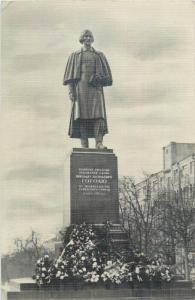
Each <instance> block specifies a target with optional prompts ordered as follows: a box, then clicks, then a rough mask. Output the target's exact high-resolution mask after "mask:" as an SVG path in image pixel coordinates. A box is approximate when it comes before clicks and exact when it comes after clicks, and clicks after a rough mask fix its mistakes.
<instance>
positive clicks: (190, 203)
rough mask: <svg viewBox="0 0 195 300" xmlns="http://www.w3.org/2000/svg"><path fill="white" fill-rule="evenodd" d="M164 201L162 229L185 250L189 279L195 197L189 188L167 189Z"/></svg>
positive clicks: (194, 228) (194, 236)
mask: <svg viewBox="0 0 195 300" xmlns="http://www.w3.org/2000/svg"><path fill="white" fill-rule="evenodd" d="M164 195H165V197H164V201H163V202H162V211H163V218H162V221H163V222H162V225H161V230H162V232H164V233H165V234H166V236H167V237H170V238H171V239H172V240H174V242H175V246H176V247H178V248H182V249H183V252H184V272H185V279H186V280H189V274H190V270H189V253H190V250H191V247H192V243H193V241H194V238H195V198H194V196H193V193H189V188H188V187H185V188H181V184H179V188H178V190H177V191H175V190H174V189H173V188H172V189H170V190H166V192H165V194H164Z"/></svg>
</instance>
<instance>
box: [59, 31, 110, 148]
mask: <svg viewBox="0 0 195 300" xmlns="http://www.w3.org/2000/svg"><path fill="white" fill-rule="evenodd" d="M79 41H80V43H81V44H83V46H82V48H81V50H79V51H76V52H74V53H72V54H71V55H70V57H69V59H68V62H67V65H66V69H65V74H64V81H63V84H64V85H68V86H69V96H70V99H71V101H72V111H71V119H70V126H69V136H70V137H71V138H80V139H81V145H82V147H83V148H88V147H89V143H88V138H95V141H96V148H97V149H104V148H106V147H105V146H104V145H103V137H104V135H105V134H106V133H108V128H107V119H106V109H105V100H104V93H103V87H104V86H110V85H112V75H111V70H110V67H109V65H108V62H107V60H106V58H105V56H104V54H103V53H102V52H99V51H96V50H95V49H94V48H92V46H91V45H92V43H93V41H94V38H93V34H92V32H91V31H89V30H85V31H84V32H83V33H82V34H81V36H80V39H79Z"/></svg>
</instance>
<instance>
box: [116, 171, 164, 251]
mask: <svg viewBox="0 0 195 300" xmlns="http://www.w3.org/2000/svg"><path fill="white" fill-rule="evenodd" d="M119 195H120V201H119V202H120V215H121V222H122V225H123V227H124V229H125V230H126V231H127V233H128V236H129V241H130V244H131V245H132V247H134V248H137V249H138V250H139V251H141V252H144V253H145V254H146V255H149V254H153V252H155V248H158V240H159V237H158V228H157V227H158V226H157V225H158V214H159V209H158V199H153V198H152V195H151V182H150V180H149V176H147V178H146V180H145V195H144V197H140V195H139V190H138V188H137V186H136V184H135V181H134V179H133V178H131V177H128V176H125V177H122V178H121V179H120V182H119Z"/></svg>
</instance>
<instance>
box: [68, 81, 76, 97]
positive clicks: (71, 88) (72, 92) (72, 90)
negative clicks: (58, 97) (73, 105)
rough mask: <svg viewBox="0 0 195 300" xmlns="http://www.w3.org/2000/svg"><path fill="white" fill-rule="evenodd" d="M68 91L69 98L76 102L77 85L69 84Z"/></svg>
mask: <svg viewBox="0 0 195 300" xmlns="http://www.w3.org/2000/svg"><path fill="white" fill-rule="evenodd" d="M68 89H69V97H70V100H71V101H75V100H76V89H75V84H74V83H69V84H68Z"/></svg>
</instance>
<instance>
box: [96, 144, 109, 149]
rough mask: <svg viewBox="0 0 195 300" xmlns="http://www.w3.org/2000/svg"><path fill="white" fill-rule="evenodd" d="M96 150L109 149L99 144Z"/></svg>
mask: <svg viewBox="0 0 195 300" xmlns="http://www.w3.org/2000/svg"><path fill="white" fill-rule="evenodd" d="M96 149H107V147H106V146H104V145H103V144H102V143H97V144H96Z"/></svg>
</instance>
